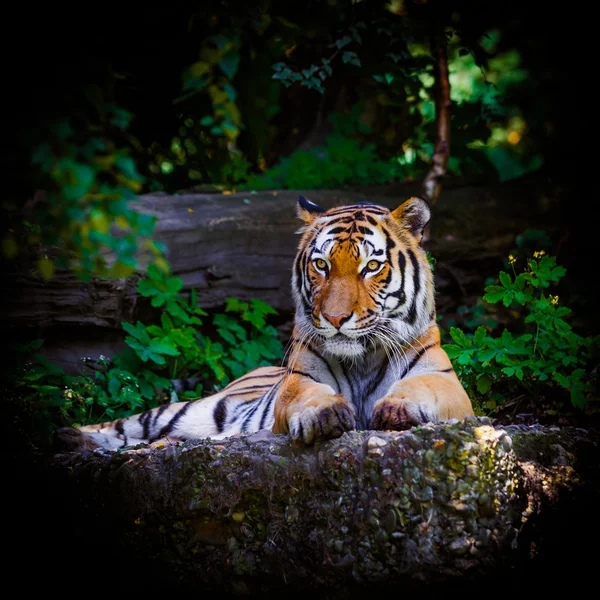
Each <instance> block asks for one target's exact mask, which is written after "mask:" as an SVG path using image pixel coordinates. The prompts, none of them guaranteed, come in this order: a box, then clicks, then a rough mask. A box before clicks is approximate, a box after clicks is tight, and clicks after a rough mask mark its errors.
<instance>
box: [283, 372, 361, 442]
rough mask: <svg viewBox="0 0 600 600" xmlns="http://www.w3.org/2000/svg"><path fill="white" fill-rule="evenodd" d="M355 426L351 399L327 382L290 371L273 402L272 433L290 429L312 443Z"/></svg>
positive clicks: (294, 434) (294, 436) (332, 436)
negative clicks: (319, 381)
mask: <svg viewBox="0 0 600 600" xmlns="http://www.w3.org/2000/svg"><path fill="white" fill-rule="evenodd" d="M352 429H354V412H353V409H352V405H351V404H350V402H349V401H348V400H347V398H345V397H344V396H342V395H341V394H336V393H335V390H334V389H333V388H332V387H331V386H329V385H326V384H323V383H317V382H315V381H313V380H312V379H309V378H307V377H302V376H299V375H292V376H291V377H290V378H289V379H288V380H287V382H286V383H285V384H284V388H283V390H282V392H281V393H280V394H279V397H278V399H277V401H276V402H275V423H274V425H273V433H289V434H290V435H291V437H292V438H293V439H295V440H302V441H303V442H304V443H305V444H313V443H315V442H316V441H317V440H330V439H334V438H338V437H340V436H341V435H342V434H343V433H344V432H345V431H351V430H352Z"/></svg>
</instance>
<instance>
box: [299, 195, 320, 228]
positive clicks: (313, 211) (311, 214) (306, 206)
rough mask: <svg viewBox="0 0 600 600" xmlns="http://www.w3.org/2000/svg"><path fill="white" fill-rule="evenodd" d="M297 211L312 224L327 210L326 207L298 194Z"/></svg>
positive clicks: (300, 216)
mask: <svg viewBox="0 0 600 600" xmlns="http://www.w3.org/2000/svg"><path fill="white" fill-rule="evenodd" d="M296 211H297V213H298V217H299V218H300V219H302V220H303V221H304V222H305V223H306V224H307V225H310V224H311V223H312V222H313V221H314V220H315V219H316V218H317V217H318V216H319V215H320V214H321V213H324V212H325V209H324V208H321V207H320V206H317V205H316V204H315V203H314V202H311V201H310V200H307V199H306V198H305V197H304V196H298V202H297V203H296Z"/></svg>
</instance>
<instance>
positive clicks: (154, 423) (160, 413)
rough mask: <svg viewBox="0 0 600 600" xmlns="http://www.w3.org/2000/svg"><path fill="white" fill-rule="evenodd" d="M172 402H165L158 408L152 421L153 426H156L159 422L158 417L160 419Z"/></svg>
mask: <svg viewBox="0 0 600 600" xmlns="http://www.w3.org/2000/svg"><path fill="white" fill-rule="evenodd" d="M169 406H170V404H163V405H162V406H161V407H160V408H158V409H157V410H156V415H155V417H154V421H153V422H152V427H156V425H157V424H158V419H160V416H161V415H162V414H163V413H164V412H165V410H167V408H169Z"/></svg>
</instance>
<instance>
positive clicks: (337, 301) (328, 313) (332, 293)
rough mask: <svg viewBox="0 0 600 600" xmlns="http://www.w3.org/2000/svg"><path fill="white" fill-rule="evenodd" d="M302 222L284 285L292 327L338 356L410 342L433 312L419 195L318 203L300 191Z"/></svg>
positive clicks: (423, 212)
mask: <svg viewBox="0 0 600 600" xmlns="http://www.w3.org/2000/svg"><path fill="white" fill-rule="evenodd" d="M297 210H298V216H299V217H300V219H302V220H303V221H304V223H305V226H304V227H303V228H302V229H300V232H301V233H302V238H301V241H300V246H299V249H298V254H297V256H296V259H295V262H294V270H293V276H292V289H293V293H294V299H295V302H296V326H297V327H298V330H299V334H300V335H302V336H304V337H306V339H311V340H312V341H313V342H314V341H316V342H318V343H319V346H320V347H321V349H322V350H323V351H324V352H325V353H327V354H329V355H333V356H336V357H338V358H341V359H344V358H348V359H353V360H354V359H356V358H360V357H361V356H363V355H364V354H365V353H366V352H367V351H368V349H369V348H372V347H373V345H375V346H377V345H379V346H381V347H385V346H393V345H397V344H404V343H411V341H412V340H414V339H415V338H416V337H418V336H419V335H421V334H422V333H423V332H424V330H425V329H426V328H427V327H428V325H429V324H430V323H431V321H432V319H434V318H435V308H434V289H433V276H432V272H431V267H430V265H429V262H428V260H427V256H426V254H425V252H424V250H423V249H422V248H421V245H420V242H421V238H422V236H423V230H424V228H425V226H426V225H427V223H428V222H429V217H430V211H429V207H428V206H427V203H426V202H425V201H424V200H422V199H420V198H415V197H413V198H409V199H408V200H406V202H404V203H403V204H401V205H400V206H399V207H398V208H396V209H395V210H393V211H390V210H389V209H387V208H385V207H383V206H379V205H377V204H371V203H366V202H365V203H360V204H353V205H349V206H339V207H336V208H332V209H330V210H325V209H323V208H321V207H319V206H317V205H316V204H314V203H312V202H310V201H309V200H306V199H305V198H304V197H303V196H300V197H299V199H298V204H297Z"/></svg>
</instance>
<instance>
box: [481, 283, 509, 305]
mask: <svg viewBox="0 0 600 600" xmlns="http://www.w3.org/2000/svg"><path fill="white" fill-rule="evenodd" d="M485 291H486V293H485V295H484V296H483V299H484V300H485V301H486V302H489V303H491V304H495V303H496V302H499V301H500V300H502V298H504V294H505V293H506V290H505V289H504V288H503V287H500V286H499V285H490V286H488V287H486V288H485Z"/></svg>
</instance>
